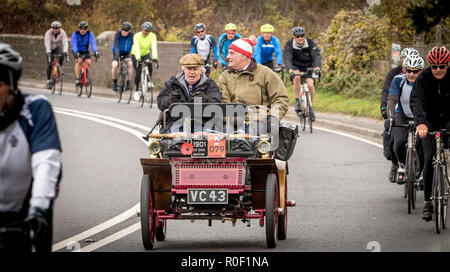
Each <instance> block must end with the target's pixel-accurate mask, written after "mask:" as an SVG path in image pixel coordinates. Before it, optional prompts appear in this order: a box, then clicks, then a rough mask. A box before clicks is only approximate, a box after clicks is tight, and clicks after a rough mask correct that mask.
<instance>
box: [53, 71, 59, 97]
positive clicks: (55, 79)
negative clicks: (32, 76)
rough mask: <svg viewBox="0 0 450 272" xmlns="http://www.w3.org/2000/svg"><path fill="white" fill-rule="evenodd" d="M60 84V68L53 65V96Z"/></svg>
mask: <svg viewBox="0 0 450 272" xmlns="http://www.w3.org/2000/svg"><path fill="white" fill-rule="evenodd" d="M57 82H58V68H57V67H56V65H52V85H53V86H52V94H55V91H56V83H57Z"/></svg>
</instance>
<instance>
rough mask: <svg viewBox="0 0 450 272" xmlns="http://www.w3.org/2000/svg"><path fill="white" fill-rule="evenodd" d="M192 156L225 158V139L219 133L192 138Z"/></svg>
mask: <svg viewBox="0 0 450 272" xmlns="http://www.w3.org/2000/svg"><path fill="white" fill-rule="evenodd" d="M192 146H193V147H194V151H193V152H192V157H193V158H225V157H226V141H225V139H224V138H222V137H221V136H220V135H208V139H193V140H192Z"/></svg>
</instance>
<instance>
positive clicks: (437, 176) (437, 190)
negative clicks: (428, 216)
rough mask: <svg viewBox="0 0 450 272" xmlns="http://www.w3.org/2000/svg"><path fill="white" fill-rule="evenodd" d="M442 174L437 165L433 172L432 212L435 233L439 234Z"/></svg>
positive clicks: (440, 225)
mask: <svg viewBox="0 0 450 272" xmlns="http://www.w3.org/2000/svg"><path fill="white" fill-rule="evenodd" d="M442 183H443V182H442V175H441V171H440V168H439V167H435V168H434V173H433V197H434V214H435V222H436V233H437V234H440V233H441V229H442V217H441V213H442V187H441V186H442Z"/></svg>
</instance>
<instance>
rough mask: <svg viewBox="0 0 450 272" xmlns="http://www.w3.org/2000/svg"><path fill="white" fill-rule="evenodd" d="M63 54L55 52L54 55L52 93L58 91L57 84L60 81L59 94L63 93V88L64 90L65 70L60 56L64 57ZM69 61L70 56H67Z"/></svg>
mask: <svg viewBox="0 0 450 272" xmlns="http://www.w3.org/2000/svg"><path fill="white" fill-rule="evenodd" d="M62 56H63V55H62V54H55V55H52V58H53V62H52V68H51V69H52V70H51V71H52V75H51V80H52V94H55V91H56V85H57V84H58V83H59V88H58V89H59V90H58V94H59V95H61V94H62V90H63V77H64V72H63V70H62V67H61V65H60V64H59V58H60V57H62ZM67 62H69V56H67Z"/></svg>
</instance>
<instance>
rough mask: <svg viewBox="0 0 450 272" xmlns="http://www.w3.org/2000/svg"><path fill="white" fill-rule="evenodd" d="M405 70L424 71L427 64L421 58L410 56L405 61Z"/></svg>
mask: <svg viewBox="0 0 450 272" xmlns="http://www.w3.org/2000/svg"><path fill="white" fill-rule="evenodd" d="M403 66H404V67H405V68H413V69H419V70H422V69H423V67H425V62H424V61H423V59H422V58H421V57H420V56H409V57H406V59H405V60H404V61H403Z"/></svg>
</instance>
